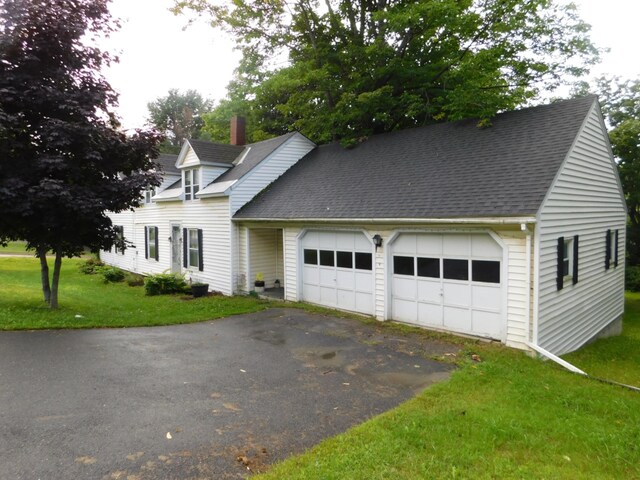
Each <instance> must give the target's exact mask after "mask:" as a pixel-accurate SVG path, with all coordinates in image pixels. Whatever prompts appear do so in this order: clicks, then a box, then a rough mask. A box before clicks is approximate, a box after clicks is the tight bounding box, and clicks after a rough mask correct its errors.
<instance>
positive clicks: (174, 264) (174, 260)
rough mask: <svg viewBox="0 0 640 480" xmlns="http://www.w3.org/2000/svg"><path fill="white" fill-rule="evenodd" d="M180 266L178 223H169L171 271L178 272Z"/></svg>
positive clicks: (180, 237)
mask: <svg viewBox="0 0 640 480" xmlns="http://www.w3.org/2000/svg"><path fill="white" fill-rule="evenodd" d="M181 266H182V235H181V232H180V225H171V271H172V272H173V273H180V270H181Z"/></svg>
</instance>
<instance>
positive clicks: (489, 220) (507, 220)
mask: <svg viewBox="0 0 640 480" xmlns="http://www.w3.org/2000/svg"><path fill="white" fill-rule="evenodd" d="M231 220H232V221H234V222H280V223H282V222H285V223H300V222H306V223H347V224H353V223H378V224H380V223H385V224H394V225H406V224H414V223H415V224H423V225H424V224H443V223H445V224H447V223H455V224H478V223H481V224H487V225H511V224H523V223H524V224H527V223H536V218H535V217H464V218H244V217H238V218H232V219H231Z"/></svg>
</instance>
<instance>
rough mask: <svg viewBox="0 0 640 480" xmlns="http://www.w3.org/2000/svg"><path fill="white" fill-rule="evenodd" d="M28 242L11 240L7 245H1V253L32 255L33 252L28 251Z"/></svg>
mask: <svg viewBox="0 0 640 480" xmlns="http://www.w3.org/2000/svg"><path fill="white" fill-rule="evenodd" d="M26 248H27V242H9V243H8V245H7V246H6V247H2V246H0V253H2V254H5V255H14V254H22V255H32V254H33V252H27V250H26Z"/></svg>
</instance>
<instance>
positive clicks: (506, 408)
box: [0, 257, 640, 480]
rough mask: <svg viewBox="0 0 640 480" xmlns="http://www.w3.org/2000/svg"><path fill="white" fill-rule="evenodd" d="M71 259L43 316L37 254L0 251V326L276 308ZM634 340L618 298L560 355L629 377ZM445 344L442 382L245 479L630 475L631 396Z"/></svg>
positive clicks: (634, 303) (636, 428)
mask: <svg viewBox="0 0 640 480" xmlns="http://www.w3.org/2000/svg"><path fill="white" fill-rule="evenodd" d="M78 264H79V261H78V260H65V261H64V263H63V276H62V281H61V292H60V295H61V296H60V299H61V308H60V310H59V311H57V312H51V311H49V310H48V309H46V308H45V307H44V306H43V305H42V300H41V298H40V292H39V283H38V282H39V271H38V264H37V260H36V259H28V258H17V257H16V258H1V259H0V285H2V288H0V329H20V328H65V327H72V328H82V327H93V326H107V327H119V326H134V325H135V326H141V325H164V324H173V323H186V322H193V321H199V320H205V319H211V318H217V317H221V316H225V315H231V314H234V313H242V312H251V311H257V310H261V309H264V308H268V307H269V306H272V305H273V306H276V305H278V304H277V303H268V302H261V301H259V300H257V299H254V298H251V297H208V298H203V299H198V300H190V301H185V300H183V299H182V298H181V297H180V296H168V297H164V296H163V297H146V296H145V295H144V292H143V289H142V288H140V287H129V286H127V285H126V284H104V283H102V281H101V279H100V278H99V277H98V276H95V275H91V276H90V275H83V274H81V273H79V272H78V271H77V265H78ZM287 305H288V306H296V307H299V308H308V309H310V310H313V311H317V312H318V313H332V314H335V312H333V311H329V310H326V309H322V308H316V307H313V308H310V307H308V306H304V305H296V304H293V305H291V304H287ZM76 315H82V318H76V317H75V316H76ZM358 318H360V320H362V321H364V322H369V321H371V320H368V319H363V318H362V317H359V316H358ZM378 325H380V324H378ZM384 328H390V329H391V331H393V332H394V333H398V334H402V333H407V334H408V333H412V334H415V331H416V330H415V329H413V328H410V327H406V326H402V325H393V324H385V325H384ZM418 332H421V333H418V335H424V336H425V337H424V338H431V337H432V335H436V336H437V337H438V338H439V337H442V338H447V336H446V335H443V334H433V333H430V332H426V331H423V330H418ZM639 340H640V294H628V296H627V313H626V315H625V326H624V332H623V335H622V336H621V337H615V338H611V339H603V340H599V341H597V342H595V343H593V344H591V345H589V346H587V347H585V348H584V349H582V350H580V351H578V352H576V353H573V354H571V355H568V356H566V358H567V359H568V360H569V361H571V362H572V363H575V364H576V365H578V366H580V367H581V368H583V369H584V370H586V371H587V372H589V373H591V374H592V375H597V376H601V377H606V378H610V379H614V380H618V381H622V382H626V383H635V384H637V383H638V382H637V379H638V378H639V377H638V375H639V372H638V369H639V368H638V367H639V366H640V357H639V354H638V349H637V348H636V347H637V345H638V341H639ZM457 343H458V344H459V345H462V346H463V348H464V355H461V356H460V357H459V360H458V365H459V367H460V368H459V369H458V370H457V371H456V372H454V374H453V375H452V377H451V379H450V380H449V381H447V382H443V383H440V384H437V385H434V386H433V387H431V388H429V389H427V390H425V391H424V392H423V393H421V394H420V395H418V396H417V397H416V398H414V399H412V400H410V401H408V402H406V403H404V404H402V405H400V406H399V407H398V408H396V409H393V410H391V411H389V412H387V413H385V414H383V415H380V416H378V417H375V418H373V419H371V420H370V421H368V422H365V423H364V424H362V425H359V426H357V427H355V428H353V429H351V430H349V431H348V432H345V433H344V434H342V435H338V436H337V437H334V438H331V439H328V440H326V441H324V442H322V443H321V444H319V445H318V446H316V447H315V448H313V449H311V450H309V451H308V452H306V453H304V454H302V455H300V456H296V457H292V458H290V459H289V460H286V461H285V462H283V463H280V464H277V465H275V466H274V467H272V469H271V470H270V471H269V472H267V473H266V474H263V475H261V476H259V477H256V478H257V479H259V480H271V479H283V478H285V479H364V478H366V479H372V480H377V479H380V480H382V479H397V478H402V479H425V478H426V479H429V478H452V479H456V478H477V479H485V478H487V479H488V478H492V479H493V478H549V479H565V478H566V479H582V478H584V479H593V478H598V479H609V478H610V479H619V478H630V479H631V478H640V394H638V393H636V392H632V391H630V390H627V389H623V388H621V387H617V386H613V385H609V384H604V383H601V382H598V381H595V380H592V379H589V378H585V377H582V376H579V375H575V374H572V373H569V372H567V371H566V370H564V369H562V368H561V367H559V366H557V365H556V364H554V363H552V362H543V361H541V360H538V359H534V358H530V357H529V356H527V355H525V354H524V353H522V352H518V351H515V350H511V349H508V348H505V347H502V346H499V345H495V344H485V343H482V342H474V341H470V340H465V339H459V338H458V339H457ZM472 354H476V355H479V356H480V359H481V361H480V362H474V361H472V360H471V355H472Z"/></svg>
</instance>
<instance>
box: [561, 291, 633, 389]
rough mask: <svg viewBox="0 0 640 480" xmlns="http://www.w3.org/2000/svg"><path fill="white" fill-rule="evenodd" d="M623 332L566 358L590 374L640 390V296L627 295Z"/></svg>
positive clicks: (628, 293)
mask: <svg viewBox="0 0 640 480" xmlns="http://www.w3.org/2000/svg"><path fill="white" fill-rule="evenodd" d="M622 329H623V332H622V335H620V336H617V337H610V338H604V339H602V340H598V341H596V342H594V343H593V344H591V345H588V346H587V347H585V348H582V349H580V350H578V351H577V352H573V353H571V354H569V355H565V356H564V357H563V358H564V359H565V360H567V361H568V362H571V363H573V364H574V365H575V366H577V367H579V368H580V369H582V370H584V371H585V372H587V373H588V374H589V375H593V376H596V377H601V378H606V379H609V380H615V381H617V382H621V383H625V384H627V385H634V386H636V387H640V293H630V292H627V301H626V304H625V316H624V322H623V325H622Z"/></svg>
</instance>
